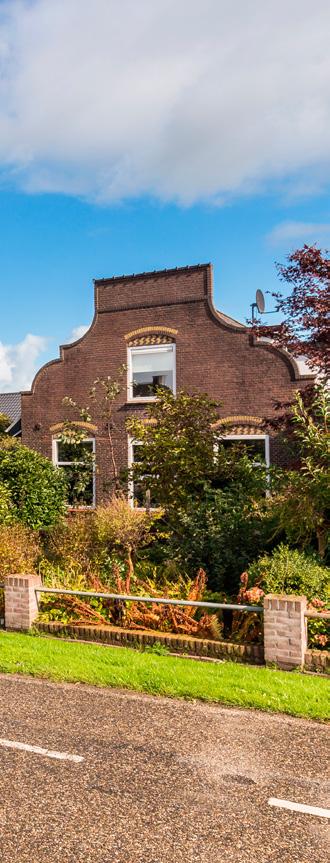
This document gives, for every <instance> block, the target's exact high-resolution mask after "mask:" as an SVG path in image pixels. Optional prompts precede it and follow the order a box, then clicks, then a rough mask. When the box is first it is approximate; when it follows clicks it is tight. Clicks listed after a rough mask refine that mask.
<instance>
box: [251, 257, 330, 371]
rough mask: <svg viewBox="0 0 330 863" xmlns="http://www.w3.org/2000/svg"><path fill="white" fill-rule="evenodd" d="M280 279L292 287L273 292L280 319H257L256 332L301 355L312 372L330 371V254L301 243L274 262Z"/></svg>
mask: <svg viewBox="0 0 330 863" xmlns="http://www.w3.org/2000/svg"><path fill="white" fill-rule="evenodd" d="M276 266H277V270H278V273H279V276H280V279H281V280H282V281H283V282H287V284H289V285H290V286H291V287H292V290H291V293H290V294H289V296H284V295H283V294H282V293H281V292H277V293H273V294H272V296H273V297H274V298H275V300H276V309H277V311H278V312H280V313H281V314H282V315H283V321H282V323H280V324H277V325H275V326H272V327H266V326H263V325H262V324H260V323H257V325H256V326H255V332H256V334H257V335H258V336H270V337H271V338H272V340H273V342H274V344H275V345H277V346H278V347H282V348H285V349H286V350H288V351H289V352H290V353H291V354H293V355H294V356H300V357H304V359H305V360H306V363H307V365H308V366H309V367H310V369H311V371H312V372H317V373H318V374H319V375H321V376H327V375H329V367H330V258H329V257H328V253H327V252H324V253H322V251H321V249H319V248H318V247H317V246H307V245H304V246H303V248H302V249H297V250H296V251H295V252H292V254H291V255H289V256H288V258H287V263H286V264H277V265H276Z"/></svg>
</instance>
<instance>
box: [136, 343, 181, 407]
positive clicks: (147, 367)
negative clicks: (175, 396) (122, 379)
mask: <svg viewBox="0 0 330 863" xmlns="http://www.w3.org/2000/svg"><path fill="white" fill-rule="evenodd" d="M173 356H174V355H173V348H172V347H170V348H168V349H167V348H166V349H165V350H164V349H161V350H160V349H158V350H154V351H146V352H144V351H136V352H134V351H132V380H133V397H134V398H137V397H139V396H140V397H144V398H146V397H148V396H149V397H151V396H154V395H155V394H156V391H157V388H158V387H166V388H167V389H171V390H173Z"/></svg>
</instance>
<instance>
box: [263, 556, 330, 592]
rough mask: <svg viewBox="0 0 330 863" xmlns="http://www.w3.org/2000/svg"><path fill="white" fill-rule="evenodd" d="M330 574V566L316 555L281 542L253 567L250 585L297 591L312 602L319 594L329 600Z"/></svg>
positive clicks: (266, 590) (272, 590) (273, 590)
mask: <svg viewBox="0 0 330 863" xmlns="http://www.w3.org/2000/svg"><path fill="white" fill-rule="evenodd" d="M329 576H330V569H329V568H328V567H326V566H322V565H321V564H320V563H319V560H318V558H317V556H316V555H312V554H309V555H308V554H306V553H305V552H302V551H298V550H297V549H292V548H289V547H288V546H287V545H283V544H281V545H279V546H278V547H277V548H275V549H274V551H273V552H272V553H271V554H263V555H262V556H261V557H259V559H258V560H257V561H255V563H253V564H252V565H251V566H250V567H249V586H250V587H253V586H254V585H255V584H257V585H258V586H259V587H260V588H261V589H262V590H263V591H264V593H284V594H285V593H288V594H290V593H295V594H297V595H298V596H299V595H304V596H307V599H308V600H309V601H311V600H312V599H314V598H315V597H316V598H318V599H321V600H327V598H328V589H329Z"/></svg>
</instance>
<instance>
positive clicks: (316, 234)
mask: <svg viewBox="0 0 330 863" xmlns="http://www.w3.org/2000/svg"><path fill="white" fill-rule="evenodd" d="M266 239H267V240H268V242H269V243H270V244H271V245H272V246H282V245H287V244H288V243H289V242H290V241H292V242H293V243H296V242H297V241H299V243H302V244H303V243H310V244H312V245H313V244H314V243H316V244H318V245H319V244H320V243H321V244H324V243H325V244H327V243H330V222H290V221H288V222H281V223H280V224H279V225H276V226H275V228H273V229H272V230H271V231H270V233H269V234H267V237H266Z"/></svg>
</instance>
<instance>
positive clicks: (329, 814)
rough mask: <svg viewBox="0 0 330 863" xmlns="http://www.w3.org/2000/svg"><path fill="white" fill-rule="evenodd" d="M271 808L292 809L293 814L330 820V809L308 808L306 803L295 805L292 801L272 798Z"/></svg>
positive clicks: (270, 801) (270, 800)
mask: <svg viewBox="0 0 330 863" xmlns="http://www.w3.org/2000/svg"><path fill="white" fill-rule="evenodd" d="M268 803H269V806H278V807H279V808H280V809H290V810H291V812H303V813H305V815H318V816H319V818H330V809H321V808H320V807H319V806H307V805H306V803H294V802H293V801H292V800H280V799H278V798H277V797H270V799H269V800H268Z"/></svg>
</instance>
